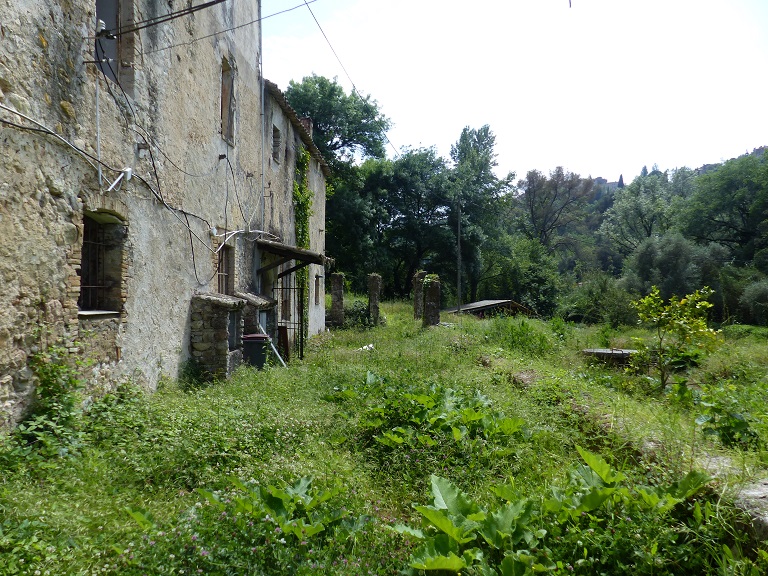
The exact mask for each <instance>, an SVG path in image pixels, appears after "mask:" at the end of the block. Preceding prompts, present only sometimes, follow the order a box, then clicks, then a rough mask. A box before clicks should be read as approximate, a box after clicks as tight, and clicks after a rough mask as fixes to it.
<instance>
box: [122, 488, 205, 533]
mask: <svg viewBox="0 0 768 576" xmlns="http://www.w3.org/2000/svg"><path fill="white" fill-rule="evenodd" d="M211 496H213V495H212V494H211ZM125 511H126V512H128V514H129V515H130V516H131V518H133V519H134V520H135V521H136V523H137V524H138V525H139V526H140V527H141V529H142V530H149V529H151V528H154V526H155V523H154V522H153V521H152V517H151V515H150V514H149V513H147V514H144V513H143V512H141V511H139V510H131V509H130V508H126V509H125Z"/></svg>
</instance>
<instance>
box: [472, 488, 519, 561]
mask: <svg viewBox="0 0 768 576" xmlns="http://www.w3.org/2000/svg"><path fill="white" fill-rule="evenodd" d="M529 510H530V506H529V502H528V501H527V500H520V501H518V502H514V503H509V504H507V505H505V506H503V507H502V508H500V509H499V510H496V511H495V512H493V513H491V514H490V515H488V517H486V518H485V520H483V521H482V522H481V523H480V529H479V531H480V534H481V535H482V536H483V538H484V539H485V541H486V542H487V543H488V545H489V546H492V547H494V548H497V549H499V550H503V549H504V540H505V539H508V538H510V537H511V536H512V534H513V533H514V532H515V530H516V529H517V521H518V520H520V519H523V518H524V517H527V516H528V514H527V512H529Z"/></svg>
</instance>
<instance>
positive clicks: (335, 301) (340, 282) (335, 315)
mask: <svg viewBox="0 0 768 576" xmlns="http://www.w3.org/2000/svg"><path fill="white" fill-rule="evenodd" d="M331 324H332V325H333V326H343V325H344V274H340V273H336V274H331Z"/></svg>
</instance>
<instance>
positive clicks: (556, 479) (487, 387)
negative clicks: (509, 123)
mask: <svg viewBox="0 0 768 576" xmlns="http://www.w3.org/2000/svg"><path fill="white" fill-rule="evenodd" d="M689 301H690V300H689ZM383 312H384V314H385V315H386V317H387V322H386V324H385V325H383V326H379V327H374V328H370V327H365V328H362V329H357V328H355V329H348V330H340V331H336V332H333V333H330V334H326V335H324V336H322V337H321V338H318V339H314V340H311V341H310V344H309V350H308V351H307V354H306V359H305V360H304V361H302V362H294V363H292V364H291V365H290V366H289V367H288V368H287V369H282V368H276V367H270V368H267V369H265V370H263V371H253V370H250V369H241V370H239V371H238V372H237V373H236V375H235V376H234V377H233V378H232V379H230V380H228V381H226V382H219V383H215V384H212V385H210V386H201V385H198V386H192V385H190V384H189V383H186V384H183V385H182V384H177V383H175V382H165V383H164V384H163V385H162V386H161V387H160V389H159V390H158V391H157V393H155V394H154V395H145V394H144V393H143V392H141V391H140V390H137V389H135V388H133V387H130V386H123V387H121V388H119V389H117V390H116V391H114V392H113V393H111V394H108V395H106V396H104V397H103V398H99V399H95V400H93V401H92V402H86V403H85V404H83V402H82V399H83V398H82V396H81V394H82V391H81V383H80V382H79V381H78V380H77V378H76V377H75V376H74V372H73V371H72V370H71V368H69V367H68V366H69V365H68V363H67V362H68V361H67V358H66V357H65V356H64V355H63V353H61V352H60V351H56V352H52V353H50V354H48V355H43V356H41V364H40V365H39V367H38V371H39V374H40V375H41V376H44V377H45V378H46V382H48V383H49V384H48V388H45V387H43V390H50V394H48V395H47V396H46V394H45V393H44V394H43V398H41V402H40V409H39V411H38V412H36V413H35V416H34V417H33V418H32V419H31V420H30V421H29V423H28V424H25V425H23V426H22V427H20V428H19V429H18V430H17V431H16V432H15V433H13V434H11V435H10V436H7V437H6V438H4V439H3V440H2V444H0V465H2V468H3V474H2V480H1V481H0V558H2V561H3V562H2V567H1V568H0V573H3V574H37V573H38V572H39V573H40V574H45V573H46V571H47V572H48V573H49V574H88V575H91V574H121V575H122V574H128V575H132V574H136V575H139V574H171V573H173V574H198V573H199V574H350V575H352V574H355V575H357V574H396V573H401V572H402V571H405V572H406V573H412V574H419V573H427V574H436V575H440V574H456V573H458V571H459V570H461V573H462V574H484V575H485V574H502V575H507V574H526V573H537V572H543V573H552V574H570V573H575V574H594V573H608V574H615V573H632V574H646V573H647V574H673V573H674V574H679V573H697V574H726V573H727V574H749V575H752V574H754V575H757V574H763V573H765V571H766V570H767V569H768V555H767V554H766V549H765V547H764V544H762V543H760V542H757V541H756V540H754V539H753V535H752V534H751V532H750V531H749V530H745V529H744V526H748V525H749V520H748V519H747V518H745V517H744V515H743V514H742V513H741V512H739V511H738V510H737V509H736V508H734V507H733V505H732V504H731V502H732V500H733V498H734V497H735V496H736V494H737V493H736V492H735V491H734V490H737V487H738V486H739V485H740V483H742V482H746V481H749V480H751V479H753V478H755V477H759V476H760V475H761V474H762V471H763V470H764V466H763V462H764V461H765V454H766V453H765V446H766V440H768V425H767V424H768V419H767V418H766V415H765V409H764V407H765V405H766V402H767V401H768V398H766V394H768V393H767V392H766V389H767V388H768V387H766V382H765V378H766V372H767V371H766V360H765V358H768V354H767V352H768V344H766V340H765V333H764V331H761V329H759V328H750V327H745V326H732V327H726V328H725V329H724V330H723V332H722V343H721V345H720V346H719V347H718V348H717V349H714V350H712V351H711V353H710V354H708V355H707V356H702V357H700V358H699V359H698V363H697V365H691V364H690V363H689V364H685V365H681V366H679V367H677V370H678V371H676V372H675V376H676V378H675V379H674V383H673V380H672V379H670V383H672V384H671V385H670V386H668V387H667V388H666V389H665V390H663V391H660V390H659V380H658V377H657V375H656V373H655V372H654V373H650V372H648V373H645V372H640V373H638V372H636V371H625V370H624V369H622V368H618V367H608V366H602V365H595V364H591V363H588V362H586V361H585V360H584V359H583V358H582V356H581V354H580V349H581V348H583V347H586V346H593V345H597V344H599V343H600V342H601V341H602V340H606V341H608V344H610V345H621V344H622V343H628V342H631V341H632V338H637V337H640V338H644V339H646V340H648V341H653V339H654V337H655V336H656V335H657V332H654V331H646V330H645V329H639V328H635V329H626V328H623V329H621V328H619V329H615V328H610V329H605V328H600V327H593V328H588V327H583V326H577V325H574V324H569V323H566V322H564V321H562V320H554V321H551V322H544V321H540V320H534V319H518V318H501V317H500V318H494V319H490V320H482V321H481V320H477V319H474V318H471V317H463V318H460V319H454V320H453V322H455V323H454V324H451V325H446V326H439V327H436V328H432V329H428V330H425V329H422V328H421V326H420V323H419V322H417V321H414V320H413V319H412V311H411V308H410V306H408V305H406V304H388V305H384V310H383ZM606 326H607V325H606ZM368 344H372V346H371V347H368V346H367V345H368ZM683 379H684V380H685V383H684V384H681V383H680V381H682V380H683ZM54 405H57V406H61V407H62V409H61V410H59V409H55V410H53V411H52V410H49V409H48V408H49V407H51V406H54ZM82 406H85V407H84V408H81V407H82ZM31 426H33V429H31V428H30V427H31ZM35 430H39V431H40V432H39V433H38V432H35ZM648 446H652V447H653V448H652V449H648V448H647V447H648ZM726 457H727V458H729V459H730V465H729V466H727V467H726V466H723V470H720V471H719V472H718V478H717V479H712V478H710V477H709V476H710V475H709V474H708V473H707V472H706V471H704V470H703V467H702V466H703V464H702V463H703V462H705V461H711V460H714V459H717V461H719V462H723V461H724V458H726Z"/></svg>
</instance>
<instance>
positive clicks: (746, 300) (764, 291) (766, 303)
mask: <svg viewBox="0 0 768 576" xmlns="http://www.w3.org/2000/svg"><path fill="white" fill-rule="evenodd" d="M739 305H740V308H741V312H742V319H743V321H744V322H746V323H748V324H756V325H758V326H767V325H768V280H760V281H758V282H753V283H752V284H749V285H748V286H747V287H746V288H745V289H744V293H743V294H742V295H741V298H739Z"/></svg>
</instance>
